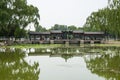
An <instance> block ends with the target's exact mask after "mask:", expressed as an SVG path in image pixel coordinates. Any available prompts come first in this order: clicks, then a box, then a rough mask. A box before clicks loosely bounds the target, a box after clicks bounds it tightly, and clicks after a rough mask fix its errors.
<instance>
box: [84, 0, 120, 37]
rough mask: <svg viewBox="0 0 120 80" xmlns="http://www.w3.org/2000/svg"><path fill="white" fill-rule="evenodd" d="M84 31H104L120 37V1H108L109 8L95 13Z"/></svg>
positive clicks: (89, 18)
mask: <svg viewBox="0 0 120 80" xmlns="http://www.w3.org/2000/svg"><path fill="white" fill-rule="evenodd" d="M84 30H88V31H104V32H106V33H110V34H113V35H115V36H120V0H108V6H107V7H106V8H103V9H100V10H98V11H97V12H93V13H92V14H91V15H90V16H89V17H88V18H87V19H86V23H85V25H84Z"/></svg>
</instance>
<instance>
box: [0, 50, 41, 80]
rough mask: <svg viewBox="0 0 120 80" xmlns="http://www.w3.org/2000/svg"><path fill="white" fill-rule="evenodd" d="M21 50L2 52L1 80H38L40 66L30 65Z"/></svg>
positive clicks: (0, 53)
mask: <svg viewBox="0 0 120 80" xmlns="http://www.w3.org/2000/svg"><path fill="white" fill-rule="evenodd" d="M24 57H25V54H24V52H22V51H21V50H16V49H8V48H7V49H1V50H0V80H38V79H39V73H40V70H39V69H38V66H39V64H38V63H34V64H28V63H27V62H26V61H25V60H24Z"/></svg>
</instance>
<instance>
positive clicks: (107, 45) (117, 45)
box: [94, 43, 120, 47]
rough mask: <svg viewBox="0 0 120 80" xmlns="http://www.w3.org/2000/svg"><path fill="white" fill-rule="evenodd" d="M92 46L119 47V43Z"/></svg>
mask: <svg viewBox="0 0 120 80" xmlns="http://www.w3.org/2000/svg"><path fill="white" fill-rule="evenodd" d="M94 46H99V47H109V46H110V47H120V44H112V43H111V44H95V45H94Z"/></svg>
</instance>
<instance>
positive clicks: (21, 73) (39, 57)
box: [0, 46, 120, 80]
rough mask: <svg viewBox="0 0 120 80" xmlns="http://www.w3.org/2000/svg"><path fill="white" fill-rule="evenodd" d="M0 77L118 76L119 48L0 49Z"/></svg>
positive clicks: (113, 79) (103, 79)
mask: <svg viewBox="0 0 120 80" xmlns="http://www.w3.org/2000/svg"><path fill="white" fill-rule="evenodd" d="M0 80H120V48H119V47H75V46H74V47H59V48H49V49H45V48H40V49H34V48H30V49H21V50H18V49H0Z"/></svg>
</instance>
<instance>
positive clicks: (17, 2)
mask: <svg viewBox="0 0 120 80" xmlns="http://www.w3.org/2000/svg"><path fill="white" fill-rule="evenodd" d="M39 17H40V16H39V13H38V8H37V7H34V6H33V5H28V4H27V0H1V1H0V34H1V36H6V37H12V36H15V34H16V33H15V32H16V29H21V30H24V28H25V27H26V26H27V25H28V24H29V23H33V24H35V25H38V21H39V19H40V18H39Z"/></svg>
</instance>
